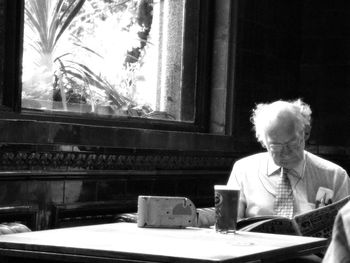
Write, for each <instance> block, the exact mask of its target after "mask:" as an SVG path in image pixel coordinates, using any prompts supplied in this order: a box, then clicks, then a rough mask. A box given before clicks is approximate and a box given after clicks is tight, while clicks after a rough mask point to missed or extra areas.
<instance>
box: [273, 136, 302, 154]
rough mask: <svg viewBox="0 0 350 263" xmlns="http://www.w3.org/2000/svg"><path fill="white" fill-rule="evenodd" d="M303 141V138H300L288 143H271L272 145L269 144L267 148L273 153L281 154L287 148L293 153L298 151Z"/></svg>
mask: <svg viewBox="0 0 350 263" xmlns="http://www.w3.org/2000/svg"><path fill="white" fill-rule="evenodd" d="M303 140H304V138H303V137H299V136H298V137H296V138H294V139H292V140H291V141H289V142H287V143H271V144H268V145H267V147H268V149H269V151H270V152H272V153H280V152H282V151H283V150H284V149H285V148H287V149H288V150H289V151H293V150H296V149H298V147H299V146H300V145H301V143H302V142H303Z"/></svg>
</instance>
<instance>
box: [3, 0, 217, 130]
mask: <svg viewBox="0 0 350 263" xmlns="http://www.w3.org/2000/svg"><path fill="white" fill-rule="evenodd" d="M9 2H10V1H9ZM10 5H11V4H10ZM208 5H209V4H208V3H207V2H206V1H197V0H196V1H194V0H187V1H186V0H174V1H170V0H115V1H112V0H63V1H61V0H25V1H24V7H23V10H24V15H23V14H22V16H23V38H22V40H23V41H22V44H23V45H22V47H23V49H22V51H23V52H22V56H21V57H22V60H20V61H19V64H21V67H22V74H21V75H20V83H19V86H20V87H21V92H20V101H21V107H20V108H21V110H22V112H25V113H27V114H33V113H36V114H38V113H39V114H41V115H43V116H45V115H50V116H52V114H54V115H55V116H67V115H69V116H70V117H71V118H72V116H73V118H74V116H75V117H76V118H80V119H82V118H86V119H91V117H92V118H94V119H96V120H108V121H109V122H111V120H112V121H116V122H117V121H118V120H119V121H120V120H123V121H125V120H127V121H128V122H129V123H130V122H135V121H137V120H140V119H142V124H145V123H147V120H151V121H153V123H154V121H155V120H158V121H161V122H162V123H165V124H164V125H167V124H166V123H172V127H174V123H175V125H180V126H181V125H182V124H185V125H187V126H188V125H190V126H191V127H192V129H197V130H198V127H200V128H199V129H202V128H203V127H204V121H203V119H204V118H203V116H205V115H206V114H205V111H206V108H205V107H204V106H203V105H204V101H205V98H206V85H207V84H206V83H205V80H204V81H203V83H202V82H201V80H200V78H199V75H200V74H203V75H205V72H204V71H205V70H203V69H204V68H205V66H202V67H201V65H204V62H205V61H207V60H208V58H207V57H204V56H202V55H204V54H205V53H204V52H205V48H207V41H208V39H209V37H208V32H210V31H209V30H208V28H205V27H206V26H207V24H206V23H205V22H206V20H205V19H204V17H205V15H206V14H205V12H204V11H205V10H206V8H207V6H208ZM200 10H202V11H200ZM203 10H204V11H203ZM201 32H202V33H203V32H207V33H206V34H200V33H201ZM201 50H202V51H201ZM201 54H202V55H201ZM206 56H207V55H206ZM202 80H203V78H202ZM199 87H200V89H199ZM113 123H114V122H113Z"/></svg>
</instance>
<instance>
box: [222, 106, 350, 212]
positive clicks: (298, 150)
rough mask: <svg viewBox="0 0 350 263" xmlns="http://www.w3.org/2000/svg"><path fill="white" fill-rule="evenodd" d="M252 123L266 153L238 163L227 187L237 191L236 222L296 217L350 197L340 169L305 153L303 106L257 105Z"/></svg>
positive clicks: (307, 116) (307, 117) (307, 121)
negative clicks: (238, 196) (273, 217)
mask: <svg viewBox="0 0 350 263" xmlns="http://www.w3.org/2000/svg"><path fill="white" fill-rule="evenodd" d="M251 120H252V123H253V124H254V129H255V132H256V137H257V139H258V141H259V142H260V143H261V144H262V146H263V147H264V148H266V149H267V152H264V153H258V154H255V155H252V156H249V157H246V158H243V159H241V160H239V161H237V162H236V163H235V165H234V167H233V169H232V173H231V176H230V178H229V181H228V185H232V186H236V187H238V188H239V189H241V197H240V207H239V217H251V216H257V215H274V214H276V215H282V216H286V217H289V218H290V217H292V216H293V215H295V214H299V213H302V212H306V211H308V210H311V209H314V208H315V207H316V206H317V205H318V204H319V203H322V202H323V204H324V203H327V202H329V201H330V200H329V199H332V201H338V200H340V199H342V198H343V197H345V196H348V195H349V194H350V181H349V178H348V175H347V173H346V171H345V170H344V169H343V168H341V167H340V166H338V165H336V164H334V163H332V162H330V161H327V160H325V159H323V158H320V157H318V156H316V155H314V154H312V153H310V152H307V151H305V150H304V148H305V141H306V140H307V139H308V138H309V136H310V130H311V109H310V107H309V106H308V105H307V104H305V103H304V102H302V101H301V100H296V101H292V102H287V101H276V102H273V103H271V104H259V105H257V107H256V108H255V110H254V111H253V115H252V118H251Z"/></svg>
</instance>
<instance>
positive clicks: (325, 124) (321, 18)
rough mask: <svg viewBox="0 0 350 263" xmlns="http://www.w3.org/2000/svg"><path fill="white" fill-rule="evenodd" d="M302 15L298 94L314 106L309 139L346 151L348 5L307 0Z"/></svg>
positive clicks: (349, 70)
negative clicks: (312, 123)
mask: <svg viewBox="0 0 350 263" xmlns="http://www.w3.org/2000/svg"><path fill="white" fill-rule="evenodd" d="M302 11H303V12H302V16H301V21H302V31H301V46H302V52H301V58H300V92H301V94H303V96H304V97H305V98H306V99H307V100H308V101H309V102H310V103H311V105H313V106H314V107H313V108H314V128H313V137H312V139H313V141H314V142H315V143H321V144H323V145H331V146H341V147H344V148H343V149H345V147H346V148H347V147H349V145H350V140H349V138H348V137H349V136H348V135H349V134H350V103H349V98H350V89H349V84H350V20H349V15H350V2H348V1H330V2H329V1H315V0H307V1H303V10H302ZM339 150H340V149H339Z"/></svg>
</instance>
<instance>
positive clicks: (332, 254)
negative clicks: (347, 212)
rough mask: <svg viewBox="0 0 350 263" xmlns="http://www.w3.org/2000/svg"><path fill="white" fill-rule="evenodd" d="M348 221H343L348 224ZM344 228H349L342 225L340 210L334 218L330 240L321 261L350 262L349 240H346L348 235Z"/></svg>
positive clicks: (331, 262) (329, 262) (324, 262)
mask: <svg viewBox="0 0 350 263" xmlns="http://www.w3.org/2000/svg"><path fill="white" fill-rule="evenodd" d="M349 223H350V222H345V224H349ZM346 228H349V227H348V226H347V225H344V219H343V217H342V214H341V212H340V213H338V215H337V217H336V219H335V222H334V226H333V234H332V241H331V243H330V245H329V247H328V249H327V252H326V255H325V257H324V259H323V261H322V262H323V263H333V262H339V263H346V262H350V248H349V241H348V238H350V237H349V236H347V234H346ZM348 234H350V233H348Z"/></svg>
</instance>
